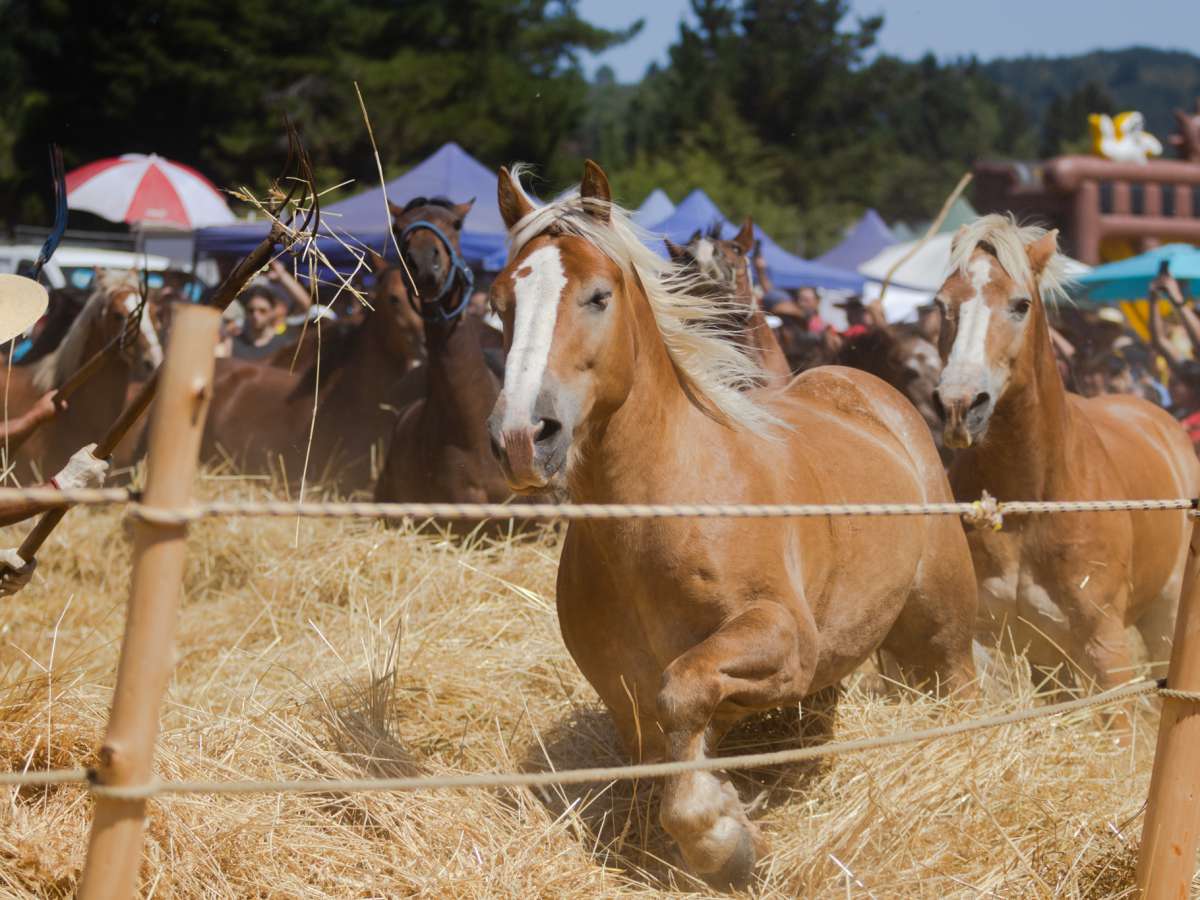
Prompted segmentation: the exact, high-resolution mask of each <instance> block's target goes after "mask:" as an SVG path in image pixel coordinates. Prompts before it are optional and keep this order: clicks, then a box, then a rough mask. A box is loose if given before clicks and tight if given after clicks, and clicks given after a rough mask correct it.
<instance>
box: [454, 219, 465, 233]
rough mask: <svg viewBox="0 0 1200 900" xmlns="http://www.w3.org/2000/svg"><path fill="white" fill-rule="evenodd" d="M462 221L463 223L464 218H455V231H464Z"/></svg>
mask: <svg viewBox="0 0 1200 900" xmlns="http://www.w3.org/2000/svg"><path fill="white" fill-rule="evenodd" d="M462 223H463V220H462V219H455V220H454V230H455V231H462Z"/></svg>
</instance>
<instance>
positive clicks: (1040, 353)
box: [968, 304, 1070, 500]
mask: <svg viewBox="0 0 1200 900" xmlns="http://www.w3.org/2000/svg"><path fill="white" fill-rule="evenodd" d="M1036 309H1037V312H1036V314H1035V315H1036V318H1035V319H1034V320H1033V321H1032V322H1030V325H1031V326H1033V333H1032V334H1031V335H1030V338H1031V340H1030V342H1029V344H1028V345H1027V347H1026V348H1025V350H1024V351H1023V353H1022V355H1021V356H1019V357H1018V361H1017V365H1016V367H1015V370H1014V372H1013V375H1012V379H1011V382H1010V386H1009V389H1008V390H1007V391H1006V392H1005V394H1004V396H1003V397H1002V398H1001V399H1000V401H999V402H997V404H996V409H995V411H994V412H993V414H992V420H991V423H990V424H989V426H988V432H987V437H986V439H985V441H984V442H983V443H982V444H980V446H979V447H978V448H976V449H975V450H973V451H968V452H970V453H972V454H973V462H974V464H975V467H976V468H977V475H978V478H977V480H978V481H979V482H980V484H981V486H982V487H983V488H984V489H986V490H987V491H989V492H990V493H992V494H993V495H994V496H996V497H998V498H999V499H1001V500H1042V499H1047V498H1048V496H1049V495H1050V493H1051V492H1053V491H1054V489H1055V486H1056V485H1057V484H1058V483H1059V482H1060V481H1061V479H1062V476H1063V475H1064V474H1065V472H1066V466H1067V458H1068V452H1067V451H1068V447H1067V442H1068V440H1069V427H1070V422H1069V419H1068V415H1069V407H1068V401H1067V392H1066V388H1065V387H1063V383H1062V376H1061V375H1060V374H1059V372H1058V366H1057V365H1056V363H1055V360H1054V349H1053V347H1052V346H1051V344H1050V331H1049V325H1048V323H1047V321H1046V318H1045V312H1044V310H1043V309H1042V307H1041V305H1040V304H1039V305H1038V306H1037V307H1036Z"/></svg>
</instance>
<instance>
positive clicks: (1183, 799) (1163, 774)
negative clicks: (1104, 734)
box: [1137, 519, 1200, 900]
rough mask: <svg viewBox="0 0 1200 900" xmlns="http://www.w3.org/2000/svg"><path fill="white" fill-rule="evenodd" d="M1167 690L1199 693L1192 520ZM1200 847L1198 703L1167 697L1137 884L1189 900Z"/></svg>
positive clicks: (1153, 896)
mask: <svg viewBox="0 0 1200 900" xmlns="http://www.w3.org/2000/svg"><path fill="white" fill-rule="evenodd" d="M1192 522H1193V524H1192V540H1191V547H1190V549H1189V551H1188V561H1187V570H1186V571H1185V573H1184V577H1183V589H1182V591H1181V593H1180V595H1179V617H1178V619H1177V620H1176V623H1175V643H1174V646H1173V647H1172V648H1171V665H1170V668H1169V669H1168V670H1167V686H1168V687H1169V688H1172V689H1174V690H1178V691H1194V692H1197V693H1200V577H1198V574H1200V573H1198V570H1200V527H1198V526H1197V524H1196V523H1197V522H1200V520H1195V519H1193V520H1192ZM1198 843H1200V703H1198V702H1196V701H1195V700H1185V699H1180V698H1175V697H1164V698H1163V705H1162V719H1161V720H1160V721H1159V725H1158V748H1157V750H1156V751H1155V754H1154V772H1153V774H1152V775H1151V776H1150V797H1149V800H1148V801H1147V804H1146V820H1145V823H1144V824H1143V826H1142V844H1141V849H1140V852H1139V856H1138V867H1137V886H1138V889H1139V891H1140V892H1141V895H1142V896H1143V897H1144V898H1148V900H1165V898H1172V900H1175V898H1186V897H1187V896H1188V895H1189V893H1190V890H1191V884H1192V876H1193V875H1194V874H1195V871H1196V848H1197V845H1198Z"/></svg>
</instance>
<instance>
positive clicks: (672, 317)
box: [508, 165, 780, 436]
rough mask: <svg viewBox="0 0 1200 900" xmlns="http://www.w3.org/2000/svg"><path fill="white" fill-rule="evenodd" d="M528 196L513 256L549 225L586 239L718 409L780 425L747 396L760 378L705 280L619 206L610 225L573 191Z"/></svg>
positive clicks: (734, 418)
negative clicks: (642, 298) (663, 251)
mask: <svg viewBox="0 0 1200 900" xmlns="http://www.w3.org/2000/svg"><path fill="white" fill-rule="evenodd" d="M523 171H524V167H522V166H519V165H518V166H514V167H513V170H512V174H513V182H514V184H516V186H517V188H518V190H520V191H521V192H522V193H525V191H524V188H523V187H522V186H521V183H520V182H521V174H522V172H523ZM525 197H526V199H527V200H528V201H529V204H530V205H531V206H532V207H533V211H532V212H530V213H529V214H528V215H526V216H525V217H524V218H523V219H521V221H519V222H517V223H516V225H514V226H513V228H512V229H511V230H510V231H509V238H508V246H509V257H510V258H512V257H513V256H515V255H516V254H517V253H519V252H520V250H521V248H522V247H524V246H525V245H526V244H527V243H529V241H531V240H532V239H533V238H535V237H537V236H538V235H539V234H542V233H543V232H545V231H547V230H548V229H550V228H552V227H553V228H555V229H556V230H557V231H558V232H559V233H563V234H572V235H575V236H577V237H581V238H583V239H584V240H586V241H587V242H588V243H590V244H592V245H593V246H595V247H596V248H597V249H599V250H600V252H601V253H603V254H604V255H605V256H607V257H608V258H609V259H610V260H612V261H613V263H615V264H616V265H618V266H620V267H621V268H622V269H624V270H625V271H626V272H628V273H631V274H636V276H637V277H638V279H639V280H640V281H641V283H642V285H643V287H644V288H645V290H646V299H647V300H648V301H649V303H650V309H651V310H652V311H653V313H654V320H655V322H656V323H657V324H658V330H659V333H660V334H661V335H662V339H663V343H664V344H665V345H666V348H667V353H668V354H670V356H671V359H672V360H673V361H674V363H675V365H676V366H677V367H678V368H679V370H680V371H681V372H682V373H683V374H684V375H685V376H686V377H687V379H688V380H689V381H690V382H691V383H692V387H693V390H694V391H695V392H696V393H699V394H701V395H702V396H703V397H704V398H705V400H707V402H709V403H710V404H711V405H712V406H713V407H714V409H715V411H716V412H718V413H719V414H720V415H721V416H723V417H724V418H725V419H727V420H728V421H729V422H731V423H733V424H735V425H739V426H741V427H743V428H745V429H747V430H748V431H751V432H753V433H755V434H758V435H762V436H766V435H769V433H770V432H771V430H772V428H773V427H774V426H776V425H779V424H780V423H779V420H778V419H777V418H776V417H775V416H774V415H773V414H772V413H771V411H770V410H768V409H766V408H765V407H763V406H762V405H761V404H759V403H757V402H755V400H754V399H753V398H751V397H750V396H749V395H747V394H746V393H745V390H746V389H747V388H749V387H751V386H754V385H756V384H761V383H762V382H763V380H764V378H765V373H764V372H763V370H762V368H761V367H760V366H759V365H758V363H757V362H755V361H754V359H753V358H751V357H750V356H749V355H748V354H747V353H746V352H745V351H744V350H743V349H742V347H741V346H740V344H739V342H738V341H737V340H736V334H735V331H736V326H734V325H731V324H730V322H729V318H728V313H729V308H728V305H727V304H724V303H722V302H721V300H720V298H718V297H713V296H712V294H711V291H705V290H704V287H703V282H702V276H699V275H698V274H695V273H688V272H684V271H683V270H681V269H680V268H679V267H677V266H675V265H674V264H673V263H671V262H670V261H669V260H666V259H663V258H662V257H660V256H659V255H658V254H656V253H655V252H654V251H653V250H651V249H650V247H649V246H648V241H649V240H650V236H649V234H648V233H647V232H646V231H644V230H643V229H641V228H639V227H638V226H637V225H635V224H634V223H633V221H632V220H631V219H630V216H629V213H628V212H626V211H625V210H624V209H622V208H621V207H619V206H617V205H616V204H610V210H611V215H610V217H609V221H608V223H602V222H599V221H597V219H596V218H595V217H594V216H592V215H591V214H590V213H589V212H588V211H587V210H585V209H584V202H585V201H583V200H582V199H581V198H580V196H579V191H578V189H576V190H573V191H571V192H570V193H569V194H566V195H564V196H561V197H559V198H558V199H557V200H555V201H554V202H552V203H549V204H546V205H545V206H538V205H537V203H536V202H535V201H534V200H533V199H532V198H530V197H529V195H528V194H527V193H525ZM594 202H595V201H592V200H589V201H587V203H589V204H592V203H594Z"/></svg>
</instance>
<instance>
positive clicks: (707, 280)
mask: <svg viewBox="0 0 1200 900" xmlns="http://www.w3.org/2000/svg"><path fill="white" fill-rule="evenodd" d="M666 244H667V252H668V253H669V254H670V255H671V259H672V260H674V262H675V263H676V264H678V265H679V266H681V267H683V268H684V270H686V271H689V272H694V273H695V274H697V275H699V276H700V277H701V279H702V280H703V282H704V284H705V285H707V286H709V288H710V289H711V290H712V291H713V292H714V295H724V297H725V298H726V301H727V302H728V304H729V307H730V312H729V320H730V322H731V324H732V329H731V330H732V331H733V332H734V333H736V335H737V337H738V340H739V342H740V343H741V345H742V346H743V347H744V348H745V349H746V351H747V352H748V353H749V354H750V356H751V357H752V358H753V359H754V361H755V362H757V363H758V364H759V365H760V366H761V367H762V369H763V371H764V372H766V373H767V376H768V377H767V381H766V383H767V384H768V385H782V384H787V382H788V380H789V379H790V378H791V377H792V370H791V366H790V365H789V364H788V360H787V357H786V356H784V354H783V348H782V347H780V346H779V341H778V340H776V338H775V333H774V332H773V331H772V330H771V326H770V325H768V324H767V317H766V314H765V313H764V312H763V309H762V304H760V303H759V302H758V298H757V297H755V295H754V287H753V285H752V284H751V281H750V251H751V250H752V249H753V248H754V222H753V221H752V220H751V219H750V218H747V219H746V221H745V222H744V223H743V224H742V229H741V231H739V232H738V233H737V235H736V236H735V237H734V238H733V240H731V241H727V240H722V238H721V231H720V227H719V226H716V227H714V228H712V229H711V230H710V231H709V232H708V233H707V234H702V233H701V232H699V231H697V232H696V233H695V234H693V235H692V239H691V240H690V241H688V243H687V245H686V246H683V247H680V246H679V245H678V244H674V243H672V242H671V241H669V240H668V241H667V242H666Z"/></svg>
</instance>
